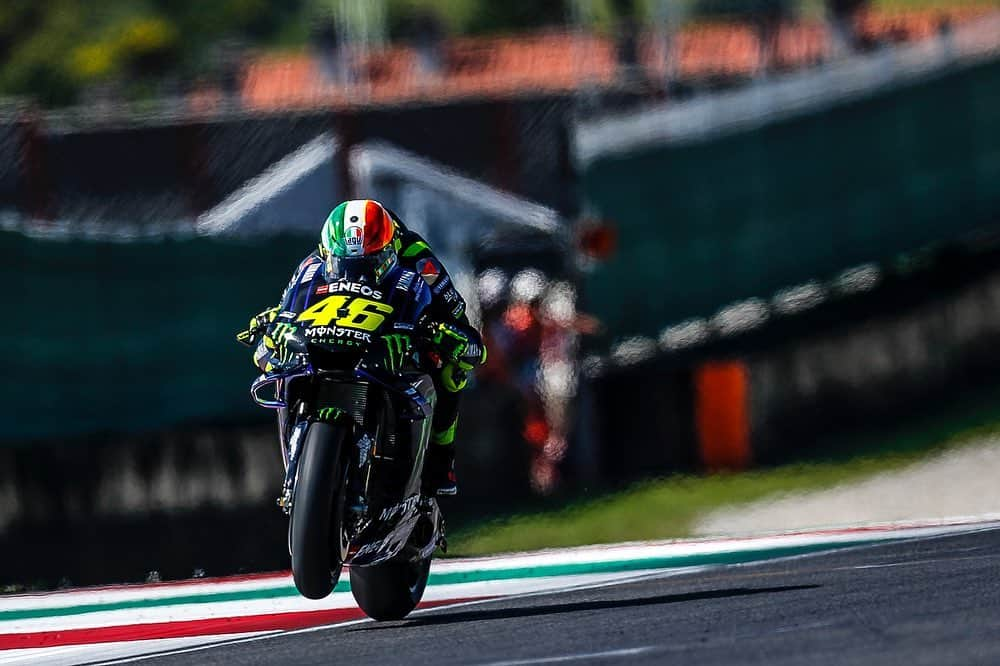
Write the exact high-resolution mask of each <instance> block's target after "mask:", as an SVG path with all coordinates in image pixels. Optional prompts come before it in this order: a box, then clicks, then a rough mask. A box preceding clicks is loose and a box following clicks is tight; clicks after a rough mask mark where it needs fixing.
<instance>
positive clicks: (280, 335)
mask: <svg viewBox="0 0 1000 666" xmlns="http://www.w3.org/2000/svg"><path fill="white" fill-rule="evenodd" d="M296 330H297V328H296V327H295V326H292V325H291V324H284V323H281V324H275V326H274V330H273V331H271V339H272V340H274V341H275V342H277V343H279V344H281V343H284V342H287V341H288V339H289V338H290V337H292V336H293V335H294V334H295V331H296Z"/></svg>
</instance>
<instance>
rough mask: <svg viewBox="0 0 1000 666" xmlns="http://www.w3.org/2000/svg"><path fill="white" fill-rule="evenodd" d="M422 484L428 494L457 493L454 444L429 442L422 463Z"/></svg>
mask: <svg viewBox="0 0 1000 666" xmlns="http://www.w3.org/2000/svg"><path fill="white" fill-rule="evenodd" d="M424 486H425V488H426V489H427V492H428V494H433V495H457V494H458V481H457V480H456V478H455V445H454V444H450V443H449V444H438V443H437V442H433V441H432V442H431V443H430V444H429V445H428V446H427V460H426V461H425V463H424Z"/></svg>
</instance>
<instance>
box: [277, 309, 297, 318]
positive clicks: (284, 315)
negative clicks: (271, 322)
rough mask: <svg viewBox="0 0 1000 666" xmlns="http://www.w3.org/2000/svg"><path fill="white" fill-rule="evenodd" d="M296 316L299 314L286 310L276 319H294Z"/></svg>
mask: <svg viewBox="0 0 1000 666" xmlns="http://www.w3.org/2000/svg"><path fill="white" fill-rule="evenodd" d="M298 316H299V314H298V313H297V312H290V311H288V310H286V311H285V312H282V313H281V314H279V315H278V319H295V318H296V317H298Z"/></svg>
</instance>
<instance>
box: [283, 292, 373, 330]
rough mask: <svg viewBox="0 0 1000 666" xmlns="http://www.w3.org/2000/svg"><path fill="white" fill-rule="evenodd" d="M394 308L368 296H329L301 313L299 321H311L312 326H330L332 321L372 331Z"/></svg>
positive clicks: (338, 324)
mask: <svg viewBox="0 0 1000 666" xmlns="http://www.w3.org/2000/svg"><path fill="white" fill-rule="evenodd" d="M392 310H393V308H392V306H391V305H387V304H385V303H379V302H378V301H373V300H370V299H367V298H360V297H352V296H339V295H338V296H329V297H327V298H324V299H323V300H322V301H320V302H319V303H316V304H315V305H313V306H312V307H310V308H309V309H307V310H306V311H305V312H303V313H302V314H300V315H299V316H298V319H297V321H302V322H310V323H311V325H312V326H329V325H330V323H331V322H332V323H333V324H335V325H337V326H342V327H344V328H357V329H360V330H362V331H369V332H370V331H374V330H376V329H377V328H378V327H379V326H381V325H382V322H384V321H385V318H386V316H387V315H390V314H392Z"/></svg>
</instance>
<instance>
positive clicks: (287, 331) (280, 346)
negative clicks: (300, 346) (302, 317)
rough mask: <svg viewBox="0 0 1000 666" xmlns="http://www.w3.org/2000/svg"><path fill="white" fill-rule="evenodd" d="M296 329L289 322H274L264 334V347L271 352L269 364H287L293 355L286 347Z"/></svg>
mask: <svg viewBox="0 0 1000 666" xmlns="http://www.w3.org/2000/svg"><path fill="white" fill-rule="evenodd" d="M297 330H298V328H297V327H295V326H293V325H291V324H285V323H281V324H275V325H274V326H273V327H272V328H271V330H269V331H268V332H267V333H265V334H264V347H265V348H267V350H268V351H270V352H271V364H272V365H276V366H281V365H287V364H288V363H289V362H290V361H292V359H293V358H294V356H295V352H293V351H292V350H291V349H289V347H288V343H289V341H290V340H292V336H293V335H294V334H295V332H296V331H297Z"/></svg>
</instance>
